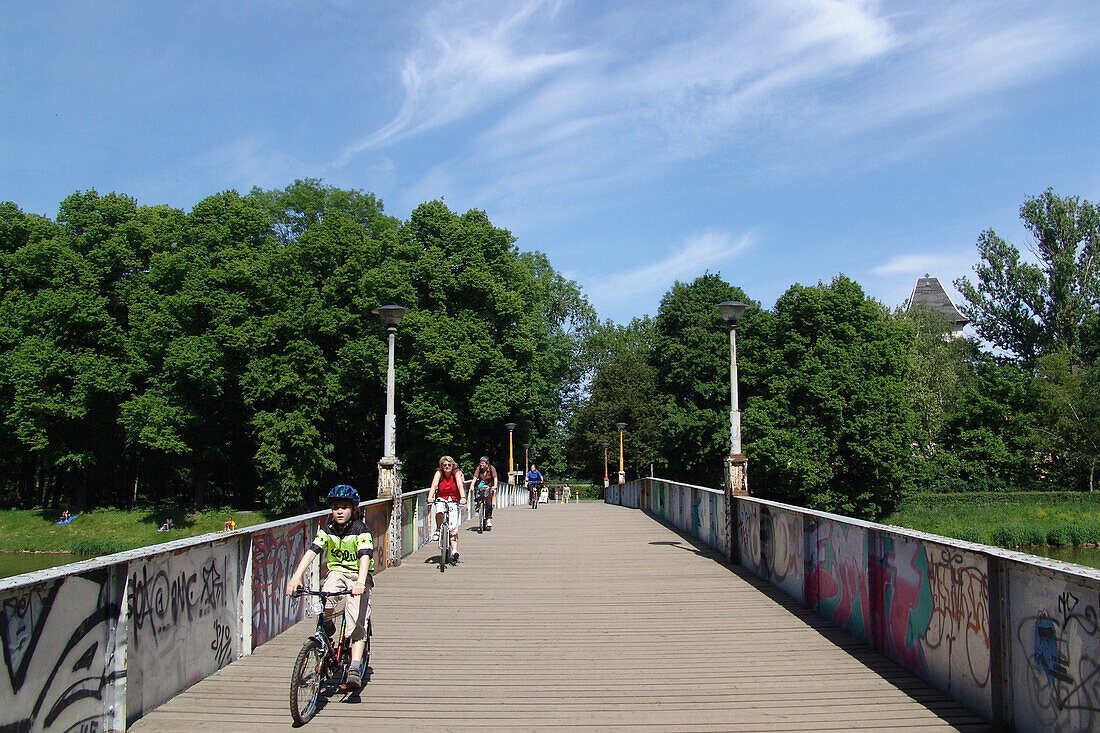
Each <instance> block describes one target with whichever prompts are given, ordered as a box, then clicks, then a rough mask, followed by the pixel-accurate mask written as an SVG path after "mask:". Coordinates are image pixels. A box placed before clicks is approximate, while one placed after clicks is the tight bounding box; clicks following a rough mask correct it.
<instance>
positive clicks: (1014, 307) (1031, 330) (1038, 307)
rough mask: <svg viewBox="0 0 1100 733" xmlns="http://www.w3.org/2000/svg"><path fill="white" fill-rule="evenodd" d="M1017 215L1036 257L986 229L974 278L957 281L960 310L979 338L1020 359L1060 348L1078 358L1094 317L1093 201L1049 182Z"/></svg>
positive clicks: (1098, 286) (1097, 239)
mask: <svg viewBox="0 0 1100 733" xmlns="http://www.w3.org/2000/svg"><path fill="white" fill-rule="evenodd" d="M1020 218H1021V219H1022V220H1023V222H1024V225H1025V226H1026V227H1027V229H1028V231H1030V232H1031V235H1032V237H1033V238H1034V242H1033V245H1032V247H1031V251H1032V252H1033V254H1034V255H1035V256H1036V258H1037V259H1038V262H1037V263H1031V262H1026V261H1023V260H1022V259H1021V256H1020V251H1019V249H1017V248H1016V247H1015V246H1014V245H1011V244H1009V243H1008V242H1006V241H1005V240H1003V239H1002V238H1001V237H999V236H998V235H997V234H996V233H995V232H994V231H993V230H992V229H990V230H987V231H985V232H983V233H982V235H981V236H980V237H979V239H978V254H979V256H980V258H981V262H979V263H978V264H977V265H975V266H974V272H975V274H976V275H977V283H976V284H974V283H971V282H970V280H969V279H967V278H965V277H962V278H959V279H957V280H956V281H955V287H956V288H958V289H959V292H960V293H962V295H963V297H964V298H965V299H966V301H967V302H966V303H964V304H963V305H962V308H961V310H962V312H963V314H965V315H966V317H967V318H969V319H970V321H971V324H972V326H973V327H974V329H975V330H976V331H977V332H978V334H979V335H980V336H981V337H982V338H984V339H985V340H987V341H988V342H989V343H991V344H993V345H994V346H996V347H997V348H1000V349H1003V350H1004V351H1006V352H1008V353H1009V354H1011V355H1012V356H1013V357H1015V358H1016V359H1019V360H1020V361H1022V362H1023V363H1024V364H1027V365H1033V364H1034V362H1035V360H1036V359H1037V358H1038V357H1039V356H1040V355H1042V354H1046V353H1049V352H1052V351H1055V350H1058V349H1064V350H1066V351H1067V352H1068V353H1069V354H1070V355H1071V358H1073V359H1075V360H1076V359H1079V357H1080V350H1081V346H1082V338H1083V336H1084V332H1085V331H1086V329H1089V328H1094V327H1095V326H1094V325H1092V324H1095V321H1096V318H1097V299H1098V297H1100V274H1098V272H1097V268H1098V266H1100V262H1098V259H1100V215H1098V213H1097V209H1096V206H1095V205H1094V204H1092V203H1089V202H1088V201H1084V200H1082V199H1080V198H1078V197H1076V196H1069V197H1066V198H1062V197H1060V196H1058V195H1056V194H1054V193H1053V192H1052V191H1051V190H1050V189H1048V190H1047V191H1045V192H1044V193H1043V194H1041V195H1040V196H1037V197H1035V198H1030V199H1028V200H1027V201H1025V202H1024V204H1023V205H1022V206H1021V207H1020ZM1090 322H1091V324H1090Z"/></svg>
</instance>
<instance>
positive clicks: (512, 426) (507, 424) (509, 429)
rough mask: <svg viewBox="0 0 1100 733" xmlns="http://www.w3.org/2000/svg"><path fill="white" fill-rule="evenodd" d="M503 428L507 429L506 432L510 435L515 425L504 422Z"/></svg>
mask: <svg viewBox="0 0 1100 733" xmlns="http://www.w3.org/2000/svg"><path fill="white" fill-rule="evenodd" d="M504 427H506V428H508V432H509V433H510V432H512V431H513V430H515V429H516V424H515V423H514V422H506V423H504Z"/></svg>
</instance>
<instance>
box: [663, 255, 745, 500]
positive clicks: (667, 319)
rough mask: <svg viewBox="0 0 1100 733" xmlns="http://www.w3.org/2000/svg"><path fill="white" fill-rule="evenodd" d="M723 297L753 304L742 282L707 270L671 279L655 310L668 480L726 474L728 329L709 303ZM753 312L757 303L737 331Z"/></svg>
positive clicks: (712, 480) (716, 478)
mask: <svg viewBox="0 0 1100 733" xmlns="http://www.w3.org/2000/svg"><path fill="white" fill-rule="evenodd" d="M727 300H739V301H742V302H746V303H750V304H752V303H751V301H750V300H749V299H748V297H747V296H746V295H745V293H744V291H742V290H741V289H740V288H737V287H734V286H732V285H730V284H729V283H727V282H725V281H724V280H722V278H721V277H720V276H718V275H715V274H706V275H702V276H701V277H698V278H696V279H695V280H694V281H692V282H691V283H680V282H677V283H676V284H674V285H673V286H672V289H671V290H669V292H667V293H666V294H665V296H664V297H663V298H662V299H661V305H660V308H659V310H658V312H657V319H656V324H655V334H654V349H653V359H654V362H653V363H654V366H655V368H656V386H657V391H658V393H659V394H661V395H663V396H664V399H665V406H664V410H663V414H662V421H661V429H660V432H661V435H662V440H661V455H663V456H664V460H666V461H667V462H668V468H667V469H666V472H667V473H668V475H669V477H670V478H673V479H677V480H683V481H687V482H690V483H694V484H701V485H711V486H716V485H718V484H719V483H721V482H722V481H723V480H724V475H723V464H722V458H723V456H728V455H729V452H730V443H729V435H730V428H729V415H730V377H729V375H730V347H729V328H728V326H727V325H726V322H725V321H724V320H723V319H722V316H721V314H719V313H718V312H717V311H716V310H715V309H714V306H715V305H716V304H718V303H721V302H723V301H727ZM759 313H760V309H759V307H753V308H751V309H750V310H749V311H748V312H747V313H746V316H745V319H744V320H743V321H742V324H741V325H740V326H739V327H738V333H739V334H741V333H743V332H744V331H748V330H751V329H752V328H753V324H754V322H755V320H756V319H757V318H759ZM738 362H739V366H740V359H739V360H738Z"/></svg>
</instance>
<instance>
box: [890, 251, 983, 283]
mask: <svg viewBox="0 0 1100 733" xmlns="http://www.w3.org/2000/svg"><path fill="white" fill-rule="evenodd" d="M969 264H970V258H968V257H966V256H964V255H961V254H960V255H956V254H935V253H916V254H903V255H895V256H894V257H891V258H890V261H889V262H886V263H884V264H881V265H879V266H878V267H873V268H871V274H873V275H878V276H879V277H887V278H893V277H899V276H907V277H924V275H925V273H928V274H929V275H931V276H932V277H939V275H938V274H937V273H940V272H957V271H959V270H965V269H966V268H967V267H968V266H969Z"/></svg>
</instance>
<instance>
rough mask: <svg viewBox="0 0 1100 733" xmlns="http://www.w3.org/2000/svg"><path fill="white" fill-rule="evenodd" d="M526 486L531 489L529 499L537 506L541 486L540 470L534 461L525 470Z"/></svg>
mask: <svg viewBox="0 0 1100 733" xmlns="http://www.w3.org/2000/svg"><path fill="white" fill-rule="evenodd" d="M527 488H528V489H530V490H531V501H532V502H533V504H534V506H535V507H538V500H539V489H541V488H542V471H540V470H539V469H538V466H536V465H535V464H534V463H532V464H531V467H530V469H529V470H528V471H527Z"/></svg>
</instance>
